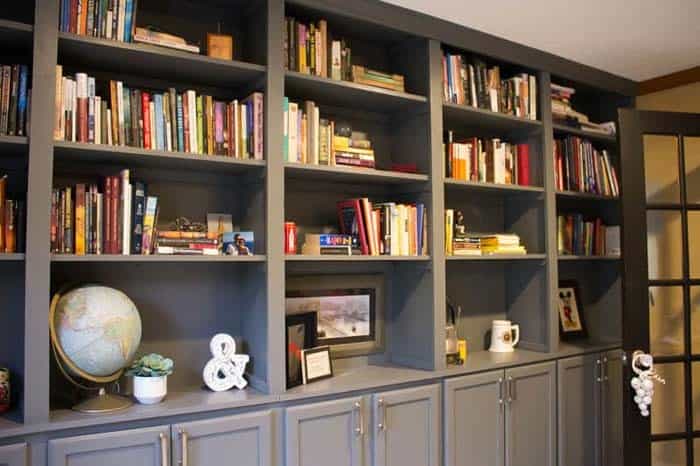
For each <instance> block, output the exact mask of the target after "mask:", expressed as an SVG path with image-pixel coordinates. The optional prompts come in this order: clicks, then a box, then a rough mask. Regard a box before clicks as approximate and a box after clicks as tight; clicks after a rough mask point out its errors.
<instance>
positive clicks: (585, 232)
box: [557, 214, 620, 256]
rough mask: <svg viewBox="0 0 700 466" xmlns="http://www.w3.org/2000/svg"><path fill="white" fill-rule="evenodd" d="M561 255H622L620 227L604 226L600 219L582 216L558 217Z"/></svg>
mask: <svg viewBox="0 0 700 466" xmlns="http://www.w3.org/2000/svg"><path fill="white" fill-rule="evenodd" d="M557 246H558V248H557V249H558V251H559V255H574V256H616V255H620V227H619V226H617V225H614V226H609V225H605V224H603V221H602V220H601V219H600V218H594V219H588V220H587V219H584V217H583V215H582V214H572V215H559V216H557Z"/></svg>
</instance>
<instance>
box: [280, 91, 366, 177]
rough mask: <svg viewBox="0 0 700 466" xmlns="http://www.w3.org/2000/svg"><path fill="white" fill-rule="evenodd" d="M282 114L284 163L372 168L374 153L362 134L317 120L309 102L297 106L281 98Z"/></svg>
mask: <svg viewBox="0 0 700 466" xmlns="http://www.w3.org/2000/svg"><path fill="white" fill-rule="evenodd" d="M283 111H284V139H283V149H282V152H283V154H284V160H285V162H296V163H303V164H311V165H331V166H333V165H345V166H352V167H364V168H374V166H375V160H374V150H373V149H372V143H371V142H370V141H369V139H368V137H367V135H366V134H365V133H361V132H357V131H355V132H353V131H352V129H350V128H349V127H344V128H343V129H342V130H341V129H340V128H338V130H336V125H335V122H334V121H332V120H329V119H327V118H321V114H320V111H319V108H318V106H317V105H316V104H315V103H314V102H312V101H308V100H307V101H306V102H304V104H298V103H296V102H290V101H289V99H288V98H287V97H285V98H284V110H283ZM338 132H340V133H342V135H341V134H337V133H338Z"/></svg>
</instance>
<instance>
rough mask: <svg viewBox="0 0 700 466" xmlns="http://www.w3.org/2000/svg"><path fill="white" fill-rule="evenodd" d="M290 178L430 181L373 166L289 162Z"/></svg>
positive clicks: (401, 182)
mask: <svg viewBox="0 0 700 466" xmlns="http://www.w3.org/2000/svg"><path fill="white" fill-rule="evenodd" d="M284 168H285V173H286V175H287V177H289V178H299V179H313V180H326V181H342V182H360V183H378V184H405V183H421V182H427V181H429V179H430V178H429V177H428V175H420V174H415V173H402V172H395V171H389V170H375V169H372V168H353V167H345V166H337V165H336V166H326V165H308V164H301V163H293V162H287V163H285V165H284Z"/></svg>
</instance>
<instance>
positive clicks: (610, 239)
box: [605, 225, 622, 256]
mask: <svg viewBox="0 0 700 466" xmlns="http://www.w3.org/2000/svg"><path fill="white" fill-rule="evenodd" d="M621 253H622V248H621V247H620V226H619V225H616V226H607V227H605V255H606V256H619V255H620V254H621Z"/></svg>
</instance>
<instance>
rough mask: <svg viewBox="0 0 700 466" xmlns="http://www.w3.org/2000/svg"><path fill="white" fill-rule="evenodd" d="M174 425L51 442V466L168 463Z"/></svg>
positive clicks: (165, 465) (164, 465) (151, 465)
mask: <svg viewBox="0 0 700 466" xmlns="http://www.w3.org/2000/svg"><path fill="white" fill-rule="evenodd" d="M169 437H170V428H169V427H168V426H159V427H149V428H146V429H133V430H122V431H118V432H110V433H106V434H93V435H81V436H79V437H67V438H62V439H58V440H51V441H49V466H97V465H99V466H124V465H128V466H168V465H169V464H170V442H169Z"/></svg>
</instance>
